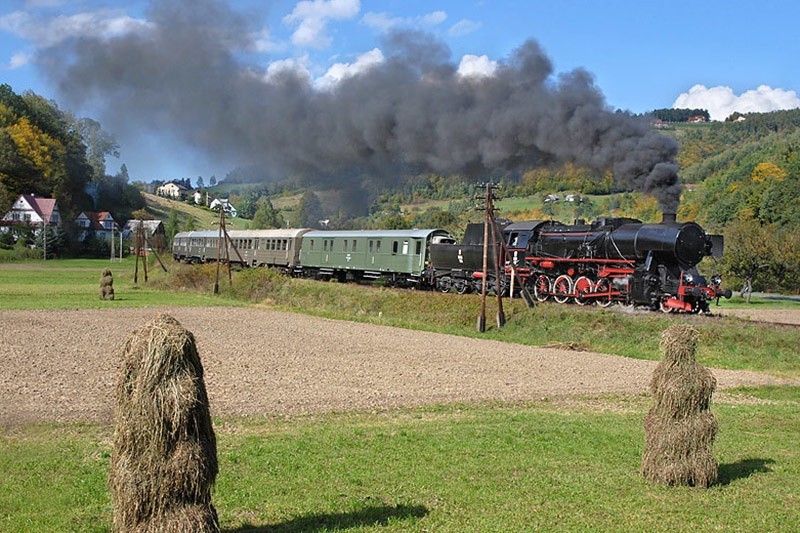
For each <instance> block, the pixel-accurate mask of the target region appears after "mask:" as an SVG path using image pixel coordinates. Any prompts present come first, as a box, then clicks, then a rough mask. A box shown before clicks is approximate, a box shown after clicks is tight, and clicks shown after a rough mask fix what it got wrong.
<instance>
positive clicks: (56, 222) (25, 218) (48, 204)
mask: <svg viewBox="0 0 800 533" xmlns="http://www.w3.org/2000/svg"><path fill="white" fill-rule="evenodd" d="M45 224H46V225H48V226H60V225H61V216H60V215H59V213H58V205H57V204H56V201H55V200H54V199H53V198H42V197H40V196H35V195H33V194H22V195H20V197H19V198H17V200H16V201H15V202H14V204H13V205H12V206H11V210H10V211H9V212H8V213H6V214H5V215H4V216H3V219H2V221H0V231H6V232H7V231H9V229H10V228H11V227H12V226H23V225H27V226H30V227H32V228H33V231H34V234H38V233H39V231H41V228H42V227H43V226H44V225H45Z"/></svg>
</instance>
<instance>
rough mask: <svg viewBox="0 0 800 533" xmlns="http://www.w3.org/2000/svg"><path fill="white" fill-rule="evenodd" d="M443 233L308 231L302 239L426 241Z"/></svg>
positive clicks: (415, 230) (397, 230)
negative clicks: (432, 235) (408, 239)
mask: <svg viewBox="0 0 800 533" xmlns="http://www.w3.org/2000/svg"><path fill="white" fill-rule="evenodd" d="M437 232H439V233H443V234H446V233H447V232H446V231H445V230H442V229H383V230H352V231H344V230H334V231H327V230H318V231H309V232H308V233H306V234H305V235H303V238H310V239H335V238H348V239H354V238H367V239H381V238H386V239H402V238H412V239H426V238H428V236H430V235H431V234H433V233H437Z"/></svg>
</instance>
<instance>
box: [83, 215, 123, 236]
mask: <svg viewBox="0 0 800 533" xmlns="http://www.w3.org/2000/svg"><path fill="white" fill-rule="evenodd" d="M81 215H83V216H85V217H86V218H87V219H89V223H90V225H91V227H92V229H95V230H101V231H108V230H107V229H106V228H105V227H103V221H105V220H106V219H110V220H111V221H113V220H114V217H112V216H111V213H109V212H108V211H101V212H99V213H95V212H94V211H84V212H82V213H81ZM78 218H80V215H78ZM114 228H115V229H119V226H118V225H117V223H116V222H114Z"/></svg>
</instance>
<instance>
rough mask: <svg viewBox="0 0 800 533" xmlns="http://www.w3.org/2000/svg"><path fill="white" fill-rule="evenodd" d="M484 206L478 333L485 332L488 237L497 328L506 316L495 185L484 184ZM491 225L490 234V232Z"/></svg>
mask: <svg viewBox="0 0 800 533" xmlns="http://www.w3.org/2000/svg"><path fill="white" fill-rule="evenodd" d="M485 187H486V189H485V197H484V205H483V211H484V212H483V271H482V279H481V312H480V315H478V331H480V332H481V333H483V332H484V331H486V292H487V288H488V279H489V236H490V235H491V236H492V238H493V239H494V244H493V247H494V253H493V254H492V255H493V256H494V279H495V293H496V295H497V327H499V328H502V327H503V326H504V325H505V323H506V315H505V312H504V311H503V293H502V286H501V284H500V281H501V280H500V261H501V256H500V247H501V246H502V244H503V242H502V241H503V235H502V233H501V232H498V231H496V229H497V228H496V222H495V220H494V191H495V190H496V189H497V188H498V185H497V184H496V183H486V186H485ZM490 225H491V228H492V229H491V232H490Z"/></svg>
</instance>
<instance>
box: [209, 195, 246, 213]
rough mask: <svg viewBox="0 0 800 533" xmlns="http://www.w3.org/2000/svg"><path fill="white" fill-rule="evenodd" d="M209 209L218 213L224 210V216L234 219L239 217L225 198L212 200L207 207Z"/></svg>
mask: <svg viewBox="0 0 800 533" xmlns="http://www.w3.org/2000/svg"><path fill="white" fill-rule="evenodd" d="M208 207H210V208H211V209H213V210H214V211H218V210H219V209H220V208H221V209H224V210H225V214H226V215H228V216H229V217H232V218H236V217H237V216H239V213H238V212H237V211H236V208H235V207H233V204H231V203H230V202H229V201H228V199H227V198H214V199H213V200H212V201H211V205H209V206H208Z"/></svg>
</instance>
